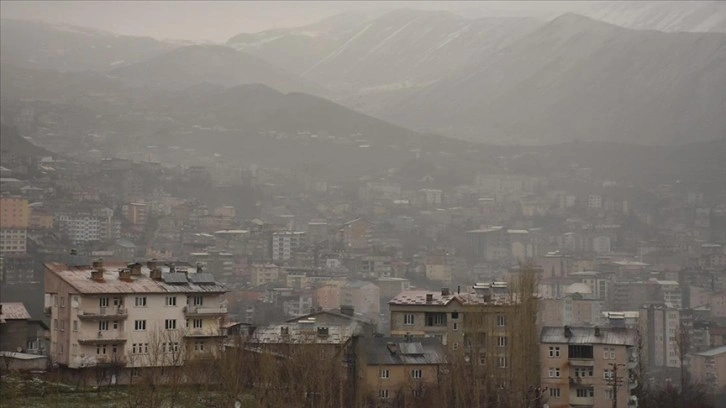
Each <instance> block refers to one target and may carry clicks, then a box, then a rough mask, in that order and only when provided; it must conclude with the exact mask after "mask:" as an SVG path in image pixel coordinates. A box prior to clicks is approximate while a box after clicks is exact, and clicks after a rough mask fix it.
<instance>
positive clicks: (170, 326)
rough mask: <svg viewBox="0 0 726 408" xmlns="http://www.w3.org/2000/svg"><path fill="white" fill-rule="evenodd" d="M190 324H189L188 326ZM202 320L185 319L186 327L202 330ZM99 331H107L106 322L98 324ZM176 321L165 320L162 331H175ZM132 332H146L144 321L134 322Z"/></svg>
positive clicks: (102, 321)
mask: <svg viewBox="0 0 726 408" xmlns="http://www.w3.org/2000/svg"><path fill="white" fill-rule="evenodd" d="M104 322H105V323H106V325H105V327H106V328H105V329H101V323H104ZM113 323H114V329H115V328H117V326H116V323H117V322H115V321H114V322H113ZM190 323H191V324H190ZM202 323H203V322H202V319H187V327H191V328H193V329H201V328H202ZM98 325H99V330H108V320H101V321H100V322H99V323H98ZM176 327H177V325H176V319H166V320H164V329H166V330H176ZM134 330H136V331H144V330H146V320H134Z"/></svg>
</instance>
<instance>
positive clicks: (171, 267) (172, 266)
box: [166, 262, 176, 273]
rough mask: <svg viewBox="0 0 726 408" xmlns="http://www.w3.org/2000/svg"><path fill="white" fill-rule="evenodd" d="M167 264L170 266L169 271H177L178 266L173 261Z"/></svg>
mask: <svg viewBox="0 0 726 408" xmlns="http://www.w3.org/2000/svg"><path fill="white" fill-rule="evenodd" d="M166 266H168V267H169V273H176V266H175V265H174V263H173V262H170V263H168V264H166Z"/></svg>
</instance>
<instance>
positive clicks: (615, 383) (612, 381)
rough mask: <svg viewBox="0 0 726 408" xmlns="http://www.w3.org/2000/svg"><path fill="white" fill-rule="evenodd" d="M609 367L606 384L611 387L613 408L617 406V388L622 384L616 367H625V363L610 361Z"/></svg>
mask: <svg viewBox="0 0 726 408" xmlns="http://www.w3.org/2000/svg"><path fill="white" fill-rule="evenodd" d="M610 367H611V369H610V373H611V375H610V377H609V378H608V385H609V386H611V387H613V408H618V388H619V386H620V385H622V384H623V379H622V378H619V377H618V367H625V364H617V363H610Z"/></svg>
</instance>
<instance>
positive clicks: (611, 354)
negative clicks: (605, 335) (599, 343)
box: [602, 347, 615, 360]
mask: <svg viewBox="0 0 726 408" xmlns="http://www.w3.org/2000/svg"><path fill="white" fill-rule="evenodd" d="M602 358H603V359H604V360H615V347H603V349H602Z"/></svg>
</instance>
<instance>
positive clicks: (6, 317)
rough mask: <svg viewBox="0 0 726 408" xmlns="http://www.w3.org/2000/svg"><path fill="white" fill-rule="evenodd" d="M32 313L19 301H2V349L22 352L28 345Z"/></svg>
mask: <svg viewBox="0 0 726 408" xmlns="http://www.w3.org/2000/svg"><path fill="white" fill-rule="evenodd" d="M28 320H30V314H29V313H28V311H27V310H26V309H25V306H24V305H23V304H22V303H19V302H4V303H0V351H12V352H20V351H23V350H25V349H26V348H27V346H28V344H27V343H28Z"/></svg>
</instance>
